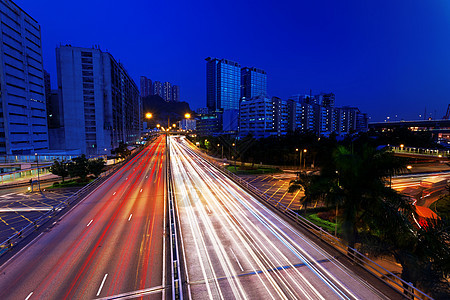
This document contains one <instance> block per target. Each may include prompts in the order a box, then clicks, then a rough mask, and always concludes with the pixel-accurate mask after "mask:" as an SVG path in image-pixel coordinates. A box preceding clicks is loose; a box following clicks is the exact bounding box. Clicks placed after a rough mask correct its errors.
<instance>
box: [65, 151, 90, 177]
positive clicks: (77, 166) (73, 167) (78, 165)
mask: <svg viewBox="0 0 450 300" xmlns="http://www.w3.org/2000/svg"><path fill="white" fill-rule="evenodd" d="M67 170H68V171H69V174H70V177H80V179H81V180H82V181H85V180H86V177H87V175H88V174H89V169H88V159H87V158H86V155H84V154H82V155H81V156H78V157H75V158H72V161H71V162H70V163H69V164H68V166H67Z"/></svg>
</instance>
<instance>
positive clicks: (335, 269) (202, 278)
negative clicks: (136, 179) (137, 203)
mask: <svg viewBox="0 0 450 300" xmlns="http://www.w3.org/2000/svg"><path fill="white" fill-rule="evenodd" d="M169 148H170V153H171V167H172V174H173V178H174V188H175V196H176V201H177V207H178V215H179V220H180V228H181V234H182V245H183V249H184V260H185V266H186V268H187V290H188V293H189V296H191V297H192V298H193V299H248V298H250V299H385V298H388V297H389V296H386V295H384V294H382V293H381V292H380V291H378V290H377V289H375V288H374V287H373V286H372V285H370V284H369V283H368V282H366V281H364V280H363V279H361V278H360V277H359V276H358V275H357V274H356V273H354V272H353V271H352V270H349V269H348V268H346V267H345V266H344V265H342V264H341V263H340V262H338V261H337V260H336V259H335V258H334V257H333V256H331V255H330V254H328V253H326V252H325V251H324V250H322V249H321V248H320V247H318V245H317V244H315V243H314V242H313V241H311V240H309V239H308V238H307V237H306V236H304V235H303V234H302V233H301V232H299V231H298V230H297V229H296V228H294V227H293V226H291V225H290V224H289V223H287V222H286V221H284V220H283V219H282V218H280V217H279V216H278V215H276V214H275V213H273V212H272V211H271V210H269V209H268V208H267V207H265V206H264V205H262V204H261V203H259V202H258V201H257V200H256V199H254V198H253V197H252V196H251V195H249V194H248V193H246V192H245V191H244V190H242V189H241V188H240V187H239V186H237V185H236V184H235V183H234V182H232V181H231V180H230V179H229V178H228V177H226V176H224V175H223V174H222V173H221V172H220V171H218V170H217V169H215V168H214V167H212V166H211V165H209V164H208V163H207V162H205V161H204V160H203V159H202V158H201V157H200V156H199V155H197V153H196V152H195V151H193V150H192V149H191V148H189V147H188V146H187V143H186V142H185V141H184V140H183V138H177V137H171V138H170V144H169ZM397 296H398V295H397Z"/></svg>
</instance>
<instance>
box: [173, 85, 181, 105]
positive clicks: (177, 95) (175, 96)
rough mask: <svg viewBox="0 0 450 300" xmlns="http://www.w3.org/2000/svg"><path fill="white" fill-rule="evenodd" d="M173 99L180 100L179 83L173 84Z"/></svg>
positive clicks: (174, 100)
mask: <svg viewBox="0 0 450 300" xmlns="http://www.w3.org/2000/svg"><path fill="white" fill-rule="evenodd" d="M172 101H173V102H180V86H179V85H173V86H172Z"/></svg>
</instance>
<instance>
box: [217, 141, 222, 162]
mask: <svg viewBox="0 0 450 300" xmlns="http://www.w3.org/2000/svg"><path fill="white" fill-rule="evenodd" d="M217 147H220V144H217ZM222 159H223V145H222Z"/></svg>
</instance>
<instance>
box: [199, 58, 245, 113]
mask: <svg viewBox="0 0 450 300" xmlns="http://www.w3.org/2000/svg"><path fill="white" fill-rule="evenodd" d="M206 61H207V63H206V106H207V107H208V108H209V109H210V110H212V111H215V110H224V109H239V102H240V96H241V66H240V65H239V64H238V63H237V62H233V61H231V60H227V59H217V58H211V57H208V58H207V59H206Z"/></svg>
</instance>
